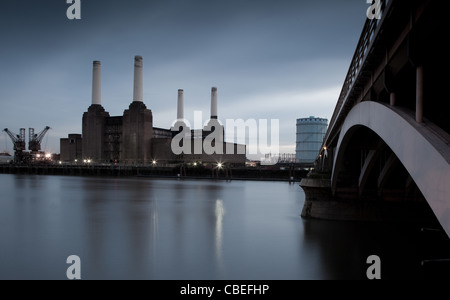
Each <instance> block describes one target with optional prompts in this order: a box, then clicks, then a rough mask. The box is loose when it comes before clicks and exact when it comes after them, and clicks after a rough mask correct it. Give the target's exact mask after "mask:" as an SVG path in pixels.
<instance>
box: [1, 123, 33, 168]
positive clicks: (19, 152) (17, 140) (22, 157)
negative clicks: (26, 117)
mask: <svg viewBox="0 0 450 300" xmlns="http://www.w3.org/2000/svg"><path fill="white" fill-rule="evenodd" d="M3 131H4V132H6V133H7V134H8V136H9V137H10V138H11V141H12V142H13V144H14V163H16V164H21V163H25V162H27V159H28V155H26V153H24V151H25V150H26V147H25V128H20V134H15V133H13V132H11V131H10V130H8V128H5V129H4V130H3Z"/></svg>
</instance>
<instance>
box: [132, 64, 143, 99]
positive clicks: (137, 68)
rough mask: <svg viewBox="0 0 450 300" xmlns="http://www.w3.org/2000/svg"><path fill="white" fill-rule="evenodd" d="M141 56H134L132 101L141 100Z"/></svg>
mask: <svg viewBox="0 0 450 300" xmlns="http://www.w3.org/2000/svg"><path fill="white" fill-rule="evenodd" d="M142 67H143V63H142V56H138V55H137V56H135V57H134V91H133V101H134V102H143V98H144V97H143V86H142V83H143V79H142Z"/></svg>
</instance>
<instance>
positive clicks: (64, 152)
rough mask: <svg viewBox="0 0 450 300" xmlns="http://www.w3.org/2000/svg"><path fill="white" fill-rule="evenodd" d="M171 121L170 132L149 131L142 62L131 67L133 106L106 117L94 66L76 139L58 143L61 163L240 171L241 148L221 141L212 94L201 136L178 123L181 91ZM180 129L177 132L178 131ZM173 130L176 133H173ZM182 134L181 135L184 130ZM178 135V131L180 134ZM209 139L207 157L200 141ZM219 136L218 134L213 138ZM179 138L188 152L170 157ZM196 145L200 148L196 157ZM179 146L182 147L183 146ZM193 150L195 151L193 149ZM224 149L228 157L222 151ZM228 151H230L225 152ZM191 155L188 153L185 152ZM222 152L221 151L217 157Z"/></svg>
mask: <svg viewBox="0 0 450 300" xmlns="http://www.w3.org/2000/svg"><path fill="white" fill-rule="evenodd" d="M177 100H178V107H177V121H176V122H175V124H174V126H173V128H172V129H163V128H157V127H154V126H153V114H152V111H151V110H150V109H148V108H147V106H146V105H145V104H144V102H143V58H142V56H136V57H135V61H134V87H133V102H132V103H131V104H130V105H129V107H128V109H126V110H125V111H124V113H123V115H122V116H110V114H109V113H108V112H107V111H106V110H105V108H104V107H103V106H102V99H101V63H100V62H99V61H94V63H93V78H92V105H91V106H90V107H89V108H88V110H87V111H86V112H85V113H84V114H83V120H82V135H79V134H78V135H77V134H70V135H69V137H68V138H64V139H61V160H62V161H65V162H75V161H78V162H83V161H90V162H92V163H96V164H104V163H116V164H118V163H119V164H124V165H146V164H154V163H156V162H158V163H162V164H163V163H166V164H171V163H180V162H181V163H189V162H192V163H194V162H195V163H197V164H213V163H218V162H221V163H223V164H227V165H229V166H231V165H240V166H244V165H245V159H246V154H245V153H246V148H245V145H239V144H233V143H226V142H224V141H223V131H224V128H223V126H222V125H221V124H220V123H219V122H218V117H217V115H218V114H217V110H218V109H217V108H218V103H217V88H216V87H213V88H212V90H211V118H210V121H209V123H208V125H207V126H205V128H203V129H202V130H191V129H190V128H187V127H186V125H185V123H184V121H183V120H184V91H183V90H181V89H180V90H178V99H177ZM180 126H182V127H180ZM175 128H178V129H175ZM186 128H187V129H186ZM181 129H184V130H181ZM211 133H213V136H217V137H222V138H215V139H214V140H213V141H211V143H210V145H212V146H213V148H214V149H215V150H217V149H220V150H219V151H214V153H212V154H211V152H210V151H208V150H209V149H207V148H208V147H206V148H205V147H203V142H205V139H208V137H209V136H210V135H211ZM217 133H221V134H217ZM180 135H183V137H185V139H183V142H186V139H187V141H190V142H191V143H186V144H185V145H181V146H184V147H185V148H184V149H187V148H186V147H187V146H189V149H188V151H184V152H183V153H174V151H172V143H173V141H174V138H179V137H180ZM199 139H200V140H201V144H202V147H201V149H200V151H199V149H198V147H197V148H195V147H196V145H198V144H199V143H198V142H199ZM183 142H182V143H183ZM189 144H191V145H189ZM194 148H195V149H194ZM227 149H228V151H227ZM229 149H233V151H229ZM190 150H192V151H190ZM222 150H223V151H222Z"/></svg>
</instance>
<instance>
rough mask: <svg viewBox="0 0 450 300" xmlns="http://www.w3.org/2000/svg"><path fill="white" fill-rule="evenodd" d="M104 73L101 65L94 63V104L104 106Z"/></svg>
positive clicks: (97, 62)
mask: <svg viewBox="0 0 450 300" xmlns="http://www.w3.org/2000/svg"><path fill="white" fill-rule="evenodd" d="M101 81H102V71H101V63H100V62H99V61H94V68H93V71H92V104H93V105H102V82H101Z"/></svg>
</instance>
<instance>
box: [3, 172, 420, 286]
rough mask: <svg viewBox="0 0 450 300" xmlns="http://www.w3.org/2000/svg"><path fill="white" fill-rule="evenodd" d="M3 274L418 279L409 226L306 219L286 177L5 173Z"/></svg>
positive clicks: (8, 276) (297, 192)
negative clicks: (372, 267) (374, 270)
mask: <svg viewBox="0 0 450 300" xmlns="http://www.w3.org/2000/svg"><path fill="white" fill-rule="evenodd" d="M0 188H1V193H0V195H1V196H0V279H66V278H67V277H66V270H67V268H68V267H69V265H68V264H66V259H67V257H68V256H70V255H78V256H79V257H80V258H81V273H82V278H83V279H185V280H195V279H200V280H209V279H211V280H213V279H224V280H241V279H251V280H278V279H289V280H291V279H292V280H298V279H365V278H366V270H367V268H368V265H367V264H366V259H367V257H368V256H370V255H372V254H375V255H378V256H380V258H381V260H382V276H383V277H384V278H386V277H389V278H399V279H401V278H409V277H413V278H414V277H415V276H417V266H418V263H419V260H418V259H419V258H418V257H417V255H418V254H417V253H416V249H417V247H416V245H415V244H414V243H415V242H414V241H415V239H414V238H413V236H412V234H413V233H411V232H414V231H413V230H409V229H408V228H406V229H405V228H400V227H397V226H393V225H389V226H379V225H375V224H360V223H342V222H330V221H317V220H315V221H312V220H303V219H302V218H301V217H300V213H301V209H302V207H303V202H304V193H303V191H302V189H301V188H300V187H299V186H298V185H297V184H295V185H289V184H288V183H279V182H253V181H232V182H222V181H207V180H206V181H194V180H155V179H145V178H132V179H117V178H83V177H58V176H28V175H0Z"/></svg>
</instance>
